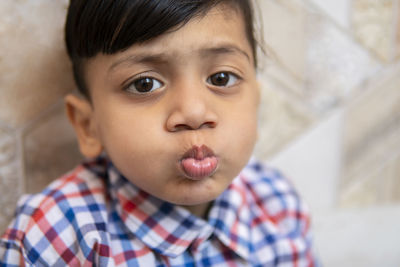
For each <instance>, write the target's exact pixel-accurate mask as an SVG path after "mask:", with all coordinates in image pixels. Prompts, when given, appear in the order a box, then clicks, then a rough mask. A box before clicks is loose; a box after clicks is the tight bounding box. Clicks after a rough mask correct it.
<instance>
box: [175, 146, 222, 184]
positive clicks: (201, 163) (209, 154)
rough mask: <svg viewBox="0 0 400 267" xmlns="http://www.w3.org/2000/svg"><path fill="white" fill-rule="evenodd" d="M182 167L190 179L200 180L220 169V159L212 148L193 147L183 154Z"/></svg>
mask: <svg viewBox="0 0 400 267" xmlns="http://www.w3.org/2000/svg"><path fill="white" fill-rule="evenodd" d="M180 166H181V168H182V170H183V173H184V174H185V176H186V177H187V178H189V179H193V180H200V179H202V178H205V177H209V176H211V175H213V174H214V173H215V171H216V170H217V167H218V158H217V157H216V156H215V154H214V152H213V151H212V149H211V148H209V147H207V146H205V145H202V146H200V147H199V146H193V147H192V148H191V149H189V150H188V151H186V153H185V154H183V156H182V158H181V160H180Z"/></svg>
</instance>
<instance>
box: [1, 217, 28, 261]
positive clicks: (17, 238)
mask: <svg viewBox="0 0 400 267" xmlns="http://www.w3.org/2000/svg"><path fill="white" fill-rule="evenodd" d="M16 221H17V219H15V220H14V221H13V222H12V223H11V226H10V227H9V228H8V229H7V230H6V232H5V233H4V235H3V236H2V237H1V239H0V263H1V264H0V265H1V266H5V267H11V266H31V264H29V262H28V261H27V260H26V259H25V257H24V255H26V254H25V253H24V250H23V246H22V238H23V235H24V234H23V232H22V231H20V230H18V229H15V228H14V226H15V222H16Z"/></svg>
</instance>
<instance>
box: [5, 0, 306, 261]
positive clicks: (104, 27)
mask: <svg viewBox="0 0 400 267" xmlns="http://www.w3.org/2000/svg"><path fill="white" fill-rule="evenodd" d="M66 43H67V49H68V53H69V56H70V58H71V60H72V63H73V71H74V77H75V80H76V83H77V85H78V88H79V89H80V91H81V92H82V93H83V95H84V97H83V98H81V97H78V96H75V95H68V96H67V97H66V100H65V101H66V108H67V114H68V117H69V119H70V121H71V123H72V125H73V126H74V128H75V131H76V134H77V137H78V141H79V146H80V150H81V152H82V154H83V155H84V156H86V157H87V158H88V159H91V160H88V161H87V162H85V163H83V164H82V165H81V166H78V167H77V168H76V169H75V170H73V171H72V172H71V173H69V174H67V175H65V176H64V177H62V178H60V179H58V180H56V181H55V182H53V183H52V184H51V185H50V186H49V187H48V188H46V189H45V190H44V191H43V192H42V193H40V194H38V195H35V196H30V197H28V198H26V199H25V200H24V201H21V202H20V205H19V208H18V210H17V216H16V218H15V220H14V221H13V223H12V224H11V227H10V228H9V229H8V230H7V231H6V233H5V235H4V236H3V238H2V239H1V243H0V259H1V260H2V263H3V264H4V265H5V266H19V265H34V266H65V265H70V266H80V265H85V266H88V265H98V266H313V265H314V259H313V255H312V254H311V240H310V234H309V229H308V228H309V220H308V216H307V214H306V211H305V207H304V204H303V203H302V202H301V200H300V199H299V197H298V196H297V194H296V193H295V191H294V190H293V188H292V187H291V186H290V184H289V183H288V182H287V181H286V180H285V179H284V178H283V177H282V176H281V175H280V174H279V173H278V172H276V171H274V170H271V169H268V168H266V167H265V166H263V165H261V164H260V163H258V162H256V161H255V160H250V161H249V158H250V156H251V153H252V149H253V146H254V143H255V140H256V132H257V116H256V114H257V107H258V102H259V89H258V86H257V82H256V68H255V66H256V60H255V59H256V53H255V52H256V41H255V38H254V36H253V26H252V12H251V6H250V3H249V1H247V0H222V1H207V0H198V1H183V0H181V1H176V0H151V1H148V0H103V1H100V0H85V1H83V0H72V1H71V3H70V7H69V10H68V16H67V22H66Z"/></svg>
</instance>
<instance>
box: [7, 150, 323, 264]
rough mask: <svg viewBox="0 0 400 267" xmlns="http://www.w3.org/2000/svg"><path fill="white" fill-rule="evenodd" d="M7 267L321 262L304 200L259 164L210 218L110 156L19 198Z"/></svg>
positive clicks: (228, 192) (9, 233)
mask: <svg viewBox="0 0 400 267" xmlns="http://www.w3.org/2000/svg"><path fill="white" fill-rule="evenodd" d="M0 260H1V264H0V265H1V266H24V265H27V266H92V265H96V266H146V267H147V266H294V267H300V266H316V261H315V258H314V256H313V254H312V250H311V238H310V232H309V217H308V214H307V209H306V207H305V206H304V203H303V202H302V201H301V200H300V199H299V197H298V195H297V194H296V192H295V191H294V189H293V187H292V186H291V185H290V184H289V183H288V181H287V180H286V179H285V178H284V177H282V175H281V174H280V173H278V172H277V171H275V170H272V169H270V168H267V167H265V166H264V165H262V164H260V163H258V162H256V161H255V160H251V161H250V163H249V164H248V166H247V167H246V168H245V169H244V170H243V171H242V172H241V174H240V175H239V176H238V177H237V178H236V179H235V180H234V181H233V182H232V184H231V185H230V186H229V188H228V189H227V190H225V192H224V193H223V194H222V195H221V196H219V197H218V198H217V199H216V200H215V201H214V203H213V206H212V207H211V209H210V212H209V216H208V220H207V221H206V220H203V219H201V218H198V217H196V216H194V215H192V214H191V213H189V212H188V211H187V210H185V209H183V208H181V207H177V206H174V205H172V204H170V203H166V202H163V201H161V200H159V199H157V198H155V197H153V196H151V195H149V194H147V193H145V192H143V191H141V190H140V189H138V188H136V187H135V186H134V185H132V184H131V183H129V182H128V181H127V180H126V179H125V178H124V177H123V176H122V175H120V174H119V173H118V171H117V170H116V169H115V167H114V166H113V165H112V163H111V162H109V161H108V160H107V158H105V157H102V158H98V159H96V160H94V161H90V162H86V163H84V164H82V165H80V166H79V167H77V168H76V169H75V170H74V171H72V172H71V173H69V174H67V175H66V176H64V177H61V178H60V179H58V180H56V181H55V182H53V183H52V184H51V185H50V186H49V187H48V188H47V189H45V190H44V191H43V192H42V193H40V194H37V195H33V196H28V197H25V198H23V199H22V200H21V201H20V202H19V206H18V209H17V216H16V218H15V219H14V220H13V222H12V223H11V225H10V227H9V228H8V230H7V231H6V232H5V234H4V235H3V237H2V238H1V240H0Z"/></svg>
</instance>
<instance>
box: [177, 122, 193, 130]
mask: <svg viewBox="0 0 400 267" xmlns="http://www.w3.org/2000/svg"><path fill="white" fill-rule="evenodd" d="M183 130H193V128H192V127H190V126H189V125H186V124H178V125H175V127H174V132H179V131H183Z"/></svg>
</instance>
